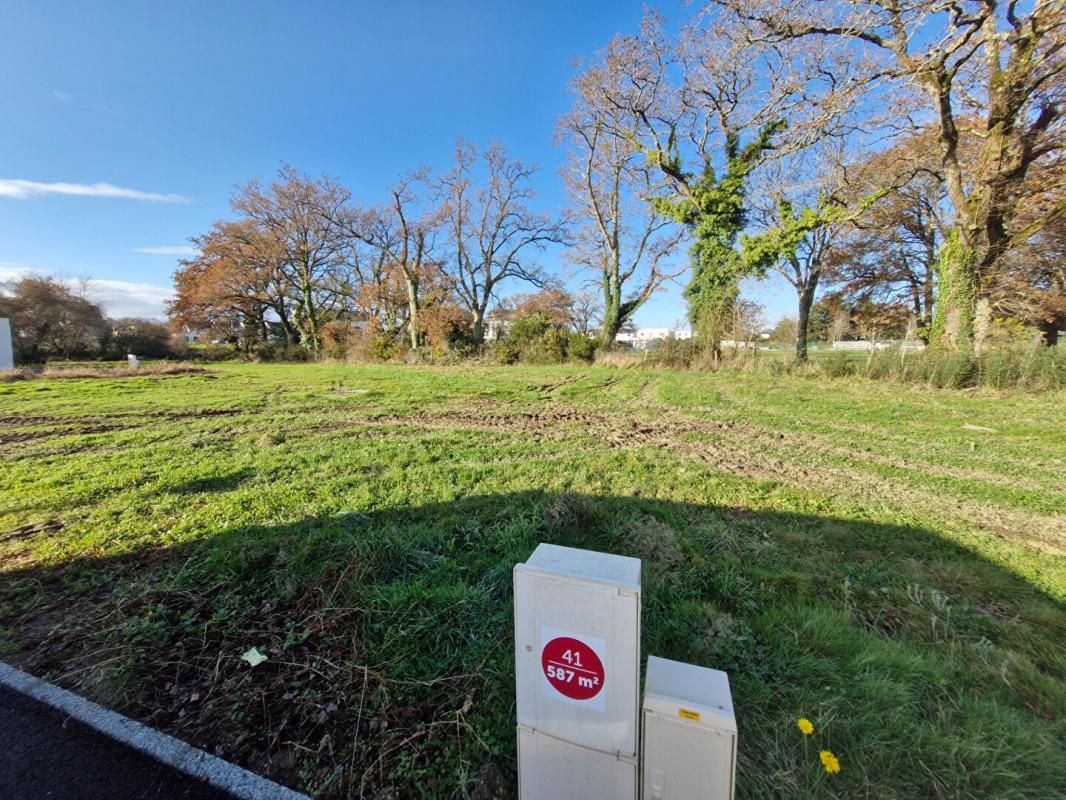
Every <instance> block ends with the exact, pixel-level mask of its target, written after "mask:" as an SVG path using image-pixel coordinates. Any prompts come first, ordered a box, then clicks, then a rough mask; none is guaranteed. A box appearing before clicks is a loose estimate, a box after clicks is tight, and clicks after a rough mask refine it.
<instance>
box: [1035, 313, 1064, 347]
mask: <svg viewBox="0 0 1066 800" xmlns="http://www.w3.org/2000/svg"><path fill="white" fill-rule="evenodd" d="M1038 327H1039V328H1040V337H1041V340H1042V341H1043V343H1044V344H1045V345H1047V346H1048V347H1054V346H1055V345H1057V344H1058V343H1059V320H1057V319H1056V320H1052V321H1051V322H1041V323H1040V325H1039V326H1038Z"/></svg>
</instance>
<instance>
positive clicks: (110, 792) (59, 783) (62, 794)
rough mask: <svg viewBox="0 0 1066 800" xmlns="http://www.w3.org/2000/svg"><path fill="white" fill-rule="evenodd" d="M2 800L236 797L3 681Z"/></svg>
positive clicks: (0, 700) (0, 703) (0, 712)
mask: <svg viewBox="0 0 1066 800" xmlns="http://www.w3.org/2000/svg"><path fill="white" fill-rule="evenodd" d="M0 798H3V799H4V800H50V799H52V798H54V799H55V800H134V799H136V800H142V799H143V800H148V799H149V798H151V799H152V800H157V799H158V798H166V799H167V800H170V799H171V798H174V800H233V798H232V796H231V795H230V794H228V793H226V792H223V791H220V790H218V789H215V788H214V787H212V786H210V785H209V784H207V783H204V782H203V781H200V780H197V779H195V778H190V777H189V776H187V775H183V774H182V773H180V772H178V771H177V770H176V769H174V768H173V767H168V766H166V765H165V764H161V763H160V762H158V761H156V760H155V759H153V758H150V757H149V756H146V755H144V754H143V753H139V752H138V751H136V750H132V749H130V748H129V747H126V746H125V745H122V744H119V743H118V742H115V741H113V740H112V739H109V738H107V737H106V736H103V735H102V734H100V733H97V732H96V731H94V730H93V729H92V728H89V727H88V726H86V725H83V724H82V723H80V722H78V721H76V720H73V719H69V718H68V717H67V716H66V715H65V714H62V713H61V712H59V711H56V710H55V709H53V708H49V707H48V706H46V705H43V704H41V703H39V702H38V701H36V700H34V699H32V698H29V697H26V696H25V695H22V694H19V693H18V692H15V691H12V690H11V689H8V688H7V687H5V686H0Z"/></svg>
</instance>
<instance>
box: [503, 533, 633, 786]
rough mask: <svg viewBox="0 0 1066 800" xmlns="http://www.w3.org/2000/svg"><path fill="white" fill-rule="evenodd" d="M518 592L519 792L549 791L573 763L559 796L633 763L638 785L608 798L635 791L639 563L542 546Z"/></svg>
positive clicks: (517, 571) (525, 567) (518, 581)
mask: <svg viewBox="0 0 1066 800" xmlns="http://www.w3.org/2000/svg"><path fill="white" fill-rule="evenodd" d="M514 590H515V600H514V604H515V606H514V609H515V681H516V695H517V712H518V727H519V736H518V762H519V774H520V777H521V780H520V797H522V798H525V799H526V800H533V799H535V798H540V797H547V796H549V795H547V794H542V793H541V791H542V788H543V786H546V785H547V784H544V783H543V781H548V780H551V781H553V783H552V784H551V785H553V786H554V785H555V783H554V781H555V780H556V777H555V776H554V775H553V773H555V772H556V771H558V770H560V769H562V768H564V767H565V769H566V771H567V772H566V774H567V775H568V776H569V777H568V778H567V784H566V785H568V786H569V785H572V786H573V789H572V790H567V791H565V792H563V793H562V794H554V795H551V796H552V800H565V798H567V797H574V798H578V797H584V796H585V795H584V794H583V793H582V791H581V789H580V787H581V786H584V785H585V784H586V781H585V779H584V778H582V777H581V776H582V775H587V776H589V778H588V779H589V780H592V779H594V778H595V779H596V780H601V779H605V778H604V776H605V775H607V774H610V775H611V776H612V777H611V780H612V781H613V780H618V779H620V778H618V777H616V776H619V775H628V774H630V767H632V771H631V772H632V776H633V783H632V785H631V786H630V785H629V784H628V783H627V784H626V788H625V790H619V789H618V787H617V785H616V784H615V783H611V784H610V786H611V787H612V788H611V792H610V793H609V794H604V795H602V796H604V797H608V796H612V797H634V796H636V791H637V780H636V778H637V775H636V767H635V759H636V756H637V738H638V737H637V723H638V719H637V715H638V695H639V680H640V676H639V670H640V660H639V659H640V560H639V559H636V558H627V557H625V556H615V555H608V554H606V553H595V552H592V551H589V550H578V549H575V548H572V547H560V546H558V545H551V544H541V545H539V546H538V547H537V549H536V550H535V551H534V552H533V555H532V556H530V558H529V560H528V561H527V562H526V563H524V564H517V565H515V568H514ZM594 751H598V752H594ZM563 754H565V755H563ZM608 765H609V767H608ZM604 770H608V772H604ZM595 796H601V795H595Z"/></svg>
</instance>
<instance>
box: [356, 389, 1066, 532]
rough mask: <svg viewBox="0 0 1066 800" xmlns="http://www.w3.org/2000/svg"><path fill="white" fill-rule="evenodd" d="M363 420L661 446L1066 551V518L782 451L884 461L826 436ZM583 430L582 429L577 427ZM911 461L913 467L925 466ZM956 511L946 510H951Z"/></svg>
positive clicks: (627, 423) (565, 418)
mask: <svg viewBox="0 0 1066 800" xmlns="http://www.w3.org/2000/svg"><path fill="white" fill-rule="evenodd" d="M356 424H359V425H405V426H412V425H413V426H415V427H419V428H423V429H426V430H445V429H448V428H462V429H465V430H478V431H485V432H493V433H505V432H506V433H515V432H522V433H527V434H530V435H532V436H533V437H534V438H536V439H540V438H550V439H557V438H568V437H570V436H573V435H574V434H575V433H578V434H581V435H586V436H591V437H593V438H597V439H599V440H600V441H602V442H603V443H604V444H605V445H607V446H608V447H610V448H612V449H632V448H638V447H656V448H659V449H662V450H666V451H668V452H671V453H673V454H675V455H678V456H681V457H683V458H688V459H692V460H695V461H699V462H701V463H704V464H706V465H708V466H711V467H713V468H714V469H716V470H719V471H723V472H728V473H730V474H734V475H739V476H741V477H744V478H748V479H752V480H775V481H778V482H781V483H783V484H786V485H788V486H792V487H795V488H801V489H815V490H817V491H819V492H822V493H824V494H826V495H828V496H844V497H850V498H855V497H859V498H861V499H863V500H864V501H867V502H870V503H873V504H875V505H880V504H883V503H886V502H888V503H891V504H892V505H895V506H897V507H899V508H901V509H905V510H908V512H913V511H914V510H915V509H920V510H921V511H922V512H923V513H925V514H928V515H930V516H932V517H933V518H935V519H938V520H941V521H943V522H948V523H950V522H954V521H956V520H959V519H961V520H963V521H964V522H967V523H969V524H970V525H973V526H976V527H978V528H980V529H983V530H985V531H988V532H991V533H994V534H996V535H998V536H1002V537H1006V538H1009V539H1011V540H1014V541H1019V542H1021V543H1024V544H1027V545H1029V546H1031V547H1035V548H1037V549H1041V550H1046V551H1051V552H1066V522H1064V521H1063V519H1062V518H1061V517H1060V516H1058V515H1056V516H1043V515H1040V514H1035V513H1031V512H1027V511H1022V510H1016V509H1003V508H996V507H993V506H990V505H987V504H982V503H979V502H974V501H968V500H960V499H954V500H953V501H952V499H950V498H945V496H944V494H943V493H942V492H941V493H938V492H929V491H923V490H921V489H916V488H914V487H911V486H906V485H905V484H903V483H902V482H900V481H896V480H892V479H889V478H885V477H882V476H879V475H868V474H864V475H862V476H861V477H860V478H857V476H856V475H855V472H854V471H851V470H847V469H842V468H839V467H833V466H824V465H817V464H800V463H796V462H795V461H794V460H792V459H791V456H789V455H784V454H781V453H779V452H778V449H779V448H780V447H781V446H782V445H783V444H784V445H789V446H794V447H798V448H801V449H803V450H806V451H809V452H810V453H811V454H812V456H813V457H817V456H818V454H820V453H825V452H829V451H836V452H837V453H838V454H840V455H845V456H847V457H849V458H857V459H859V460H862V459H866V460H868V461H870V462H873V463H883V461H884V459H882V458H881V457H880V456H879V455H878V454H874V453H868V452H865V451H851V450H847V449H843V448H839V447H827V446H826V445H825V444H824V443H823V442H822V441H820V438H821V437H817V436H816V435H807V434H786V433H782V432H777V431H767V430H763V429H761V428H756V427H753V426H749V425H743V424H739V423H733V422H718V421H714V420H705V419H697V418H692V417H685V416H683V415H678V414H677V413H676V412H671V411H665V412H663V413H662V414H661V415H660V417H659V418H657V419H654V420H637V419H633V418H632V417H631V416H629V415H626V414H610V413H604V412H596V411H582V410H579V409H572V408H571V409H565V408H560V409H552V410H545V411H525V410H518V409H515V410H508V409H506V408H505V407H500V406H493V407H491V408H477V407H474V408H459V409H451V410H443V411H434V412H420V413H416V414H413V415H408V416H399V415H371V416H368V417H365V418H362V419H360V420H359V421H358V422H357V423H356ZM575 429H576V430H575ZM693 436H703V437H706V436H711V437H714V440H713V441H712V440H707V439H701V440H699V441H692V440H691V439H690V438H689V439H686V437H693ZM923 467H924V465H910V464H908V465H907V466H906V467H905V468H906V469H912V470H913V469H920V468H923ZM949 506H950V507H951V512H950V513H945V510H946V508H947V507H949Z"/></svg>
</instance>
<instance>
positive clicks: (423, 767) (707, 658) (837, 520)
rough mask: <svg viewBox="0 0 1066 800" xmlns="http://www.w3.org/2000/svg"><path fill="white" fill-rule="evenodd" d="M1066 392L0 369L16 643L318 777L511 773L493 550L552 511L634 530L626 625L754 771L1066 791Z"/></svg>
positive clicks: (8, 595)
mask: <svg viewBox="0 0 1066 800" xmlns="http://www.w3.org/2000/svg"><path fill="white" fill-rule="evenodd" d="M1063 400H1064V397H1063V395H1062V394H1061V393H1049V394H1043V395H1039V396H1027V395H1024V394H993V393H990V392H984V391H978V392H949V391H940V392H930V391H926V390H922V389H918V388H911V387H904V386H899V385H894V384H888V383H877V382H868V381H861V380H839V381H826V380H821V381H815V380H811V379H805V378H802V377H789V376H770V375H766V374H758V373H755V374H745V373H729V372H723V373H719V374H716V375H704V374H698V373H672V372H651V371H640V370H614V369H606V368H596V369H588V368H566V367H559V368H536V369H534V368H515V367H512V368H463V369H457V368H456V369H432V368H413V367H407V368H405V367H348V366H317V365H316V366H311V365H307V366H235V365H224V366H221V367H219V368H218V369H217V370H216V371H213V372H210V373H204V374H190V375H177V376H144V377H132V378H114V379H112V378H107V377H104V378H95V379H82V380H78V379H68V380H62V381H57V380H48V379H40V380H34V381H28V382H22V383H14V384H8V385H0V457H2V461H0V570H2V571H3V573H4V574H3V577H2V579H0V658H4V659H5V660H7V661H10V662H13V663H15V664H18V665H21V666H23V667H24V668H26V669H29V670H30V671H32V672H34V673H36V674H40V675H43V676H47V677H49V678H51V679H53V680H57V681H58V682H60V683H61V684H63V685H65V686H68V687H70V688H73V689H75V690H77V691H80V692H83V693H85V694H87V695H88V696H90V697H92V698H94V699H97V700H99V701H102V702H104V703H107V704H109V705H111V706H113V707H116V708H119V709H121V710H123V711H125V712H127V713H130V714H132V715H133V716H136V717H138V718H140V719H143V720H145V721H147V722H149V723H151V724H153V725H157V726H159V727H160V728H162V729H164V730H166V731H168V732H171V733H174V734H175V735H177V736H180V737H183V738H185V739H187V740H190V741H192V742H194V743H196V744H198V745H200V746H203V747H206V748H208V749H209V750H212V751H217V752H219V753H222V754H223V755H225V756H226V757H228V758H232V759H234V760H236V761H238V762H240V763H242V764H245V765H247V766H249V767H250V768H252V769H255V770H259V771H261V772H264V773H266V774H268V775H271V776H273V777H275V778H277V779H279V780H282V781H284V782H287V783H289V784H291V785H294V786H297V787H300V788H302V789H304V790H307V791H311V792H313V793H316V794H317V795H319V796H323V797H358V796H361V795H362V796H375V797H386V796H415V797H417V796H425V797H438V796H443V797H448V796H464V795H467V794H469V795H470V796H475V797H489V796H495V795H494V794H493V787H494V786H496V785H502V786H504V787H508V786H510V782H511V781H513V772H514V721H515V720H514V701H513V697H514V685H513V682H514V675H513V657H512V652H511V648H512V630H511V568H512V566H513V564H514V563H515V562H516V561H521V560H525V559H526V558H527V557H528V556H529V554H530V553H531V552H532V550H533V548H534V547H535V546H536V544H537V543H538V542H541V541H548V542H556V543H561V544H567V545H572V546H578V547H586V548H592V549H597V550H604V551H608V552H616V553H623V554H627V555H634V556H639V557H641V558H643V559H644V568H645V569H644V616H643V637H644V640H643V646H644V651H645V655H647V654H655V655H661V656H666V657H671V658H676V659H681V660H687V661H692V662H695V663H699V664H704V665H707V666H712V667H717V668H721V669H726V670H728V671H729V672H730V677H731V681H732V686H733V693H734V702H735V704H736V708H737V714H738V720H739V726H740V752H739V759H740V764H739V769H738V785H737V794H738V796H739V797H742V798H763V797H796V798H801V797H802V798H806V797H842V798H843V797H915V798H927V797H935V798H939V797H944V798H947V797H953V798H954V797H959V798H989V797H996V798H1034V799H1035V798H1054V797H1063V796H1066V746H1064V744H1063V743H1064V742H1066V649H1064V648H1063V646H1062V645H1063V642H1064V641H1066V559H1064V558H1063V556H1064V553H1066V521H1064V520H1063V517H1062V509H1063V508H1066V482H1064V481H1063V479H1062V474H1063V466H1064V464H1066V425H1064V424H1063V422H1062V407H1063ZM42 523H51V524H50V525H42ZM31 526H39V527H37V528H33V527H31ZM253 646H255V647H258V648H259V649H260V651H262V652H264V653H265V654H266V655H267V656H268V661H266V662H265V663H263V664H262V665H260V666H258V667H255V668H254V669H253V668H250V667H249V666H248V665H247V664H246V663H245V662H243V661H241V659H240V656H241V654H242V653H243V652H245V651H246V650H247V649H248V648H250V647H253ZM800 716H806V717H809V718H810V719H811V720H812V721H813V722H814V724H815V728H816V732H815V734H814V736H813V737H812V738H811V739H809V740H807V739H804V737H803V736H802V735H801V734H800V732H799V731H798V730H797V728H796V727H795V720H796V718H797V717H800ZM821 748H827V749H831V750H833V752H835V753H836V754H837V755H838V756H839V757H840V759H841V763H842V772H841V773H840V774H839V775H836V776H828V775H826V774H825V773H824V772H823V771H822V770H821V766H820V764H819V763H818V756H817V751H818V750H819V749H821ZM503 796H506V790H504V791H503Z"/></svg>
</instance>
